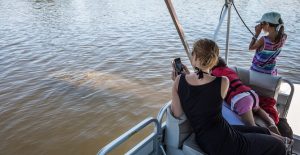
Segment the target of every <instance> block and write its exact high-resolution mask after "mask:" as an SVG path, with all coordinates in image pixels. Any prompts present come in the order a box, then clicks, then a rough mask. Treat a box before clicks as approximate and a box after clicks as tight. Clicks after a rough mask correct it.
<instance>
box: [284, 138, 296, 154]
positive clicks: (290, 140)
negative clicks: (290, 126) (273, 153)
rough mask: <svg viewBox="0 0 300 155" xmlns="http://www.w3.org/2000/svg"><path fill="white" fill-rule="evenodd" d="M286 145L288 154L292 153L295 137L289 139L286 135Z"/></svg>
mask: <svg viewBox="0 0 300 155" xmlns="http://www.w3.org/2000/svg"><path fill="white" fill-rule="evenodd" d="M284 141H285V142H284V145H285V149H286V152H287V154H289V153H291V152H292V151H291V150H292V146H293V144H294V140H293V139H289V138H288V137H284Z"/></svg>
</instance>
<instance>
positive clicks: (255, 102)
mask: <svg viewBox="0 0 300 155" xmlns="http://www.w3.org/2000/svg"><path fill="white" fill-rule="evenodd" d="M248 92H249V93H250V95H251V96H252V98H253V101H254V104H253V107H255V106H256V104H258V102H257V100H256V97H255V95H254V94H253V92H252V91H251V90H249V91H248Z"/></svg>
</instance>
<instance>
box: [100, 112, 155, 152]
mask: <svg viewBox="0 0 300 155" xmlns="http://www.w3.org/2000/svg"><path fill="white" fill-rule="evenodd" d="M150 123H154V124H155V127H156V130H155V131H156V133H155V134H156V135H159V134H160V133H161V127H160V125H159V123H158V120H157V119H155V118H153V117H148V118H146V119H145V120H143V121H142V122H140V123H139V124H137V125H135V126H134V127H133V128H131V129H130V130H129V131H127V132H125V133H124V134H122V135H121V136H120V137H118V138H117V139H115V140H113V141H112V142H110V143H109V144H107V145H106V146H105V147H103V148H102V149H101V150H100V151H99V152H98V153H97V155H106V154H107V153H109V152H110V151H111V150H112V149H114V148H115V147H117V146H119V145H120V144H122V143H123V142H125V141H126V140H128V139H129V138H130V137H131V136H133V135H134V134H136V133H137V132H138V131H140V130H141V129H143V128H145V127H146V126H148V125H149V124H150ZM155 147H157V148H156V150H158V147H159V146H155Z"/></svg>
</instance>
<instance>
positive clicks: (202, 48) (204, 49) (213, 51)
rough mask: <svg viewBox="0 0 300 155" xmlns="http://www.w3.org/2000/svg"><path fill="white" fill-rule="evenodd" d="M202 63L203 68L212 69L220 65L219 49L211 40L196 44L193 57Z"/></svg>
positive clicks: (200, 41) (203, 40)
mask: <svg viewBox="0 0 300 155" xmlns="http://www.w3.org/2000/svg"><path fill="white" fill-rule="evenodd" d="M194 55H195V56H196V57H195V60H197V59H198V60H199V61H200V64H198V65H200V66H201V67H202V68H205V69H211V68H212V67H213V66H215V65H216V64H217V63H218V57H219V47H218V45H217V44H216V43H215V42H214V41H212V40H210V39H200V40H198V41H196V42H195V43H194V46H193V51H192V56H194Z"/></svg>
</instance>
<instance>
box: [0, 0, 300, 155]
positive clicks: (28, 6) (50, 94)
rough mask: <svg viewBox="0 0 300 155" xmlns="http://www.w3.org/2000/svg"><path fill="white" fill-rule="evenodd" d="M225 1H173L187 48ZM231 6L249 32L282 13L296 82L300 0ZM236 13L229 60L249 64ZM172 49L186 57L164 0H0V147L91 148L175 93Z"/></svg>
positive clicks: (285, 56) (207, 31)
mask: <svg viewBox="0 0 300 155" xmlns="http://www.w3.org/2000/svg"><path fill="white" fill-rule="evenodd" d="M223 3H224V1H223V0H211V1H204V0H202V1H201V0H198V1H193V0H174V5H175V8H176V11H177V14H178V16H179V20H180V22H181V23H182V25H183V28H184V30H185V35H186V38H187V40H188V42H189V43H190V46H191V44H192V43H193V41H195V40H196V39H198V38H203V37H208V38H212V36H213V31H214V29H215V27H216V25H217V23H218V18H219V14H220V11H221V8H222V6H223ZM235 4H236V6H237V8H238V10H239V11H240V14H241V16H242V17H243V18H244V20H245V22H246V23H247V24H248V25H249V27H250V28H251V29H252V30H253V29H254V26H255V21H256V20H258V19H260V17H261V15H262V14H263V13H264V12H266V11H272V10H275V11H278V12H280V13H281V14H282V18H283V20H284V22H285V28H286V33H287V34H288V41H287V43H286V46H285V47H284V50H283V52H282V53H281V55H280V57H279V60H278V68H279V74H280V75H281V76H283V77H285V78H288V79H290V80H292V81H293V82H295V83H300V80H299V78H298V77H299V74H300V72H299V71H300V65H299V57H300V52H299V51H300V46H299V42H300V11H299V7H300V2H299V1H298V0H289V1H281V0H269V1H263V0H237V1H235ZM232 16H233V19H232V27H231V41H230V45H231V47H230V48H231V49H232V51H231V55H230V58H229V60H230V65H238V66H242V67H244V68H249V65H250V62H251V58H252V56H253V52H249V51H248V50H247V46H248V43H249V41H250V39H251V35H250V33H249V32H247V30H246V29H245V27H243V25H242V23H241V22H240V21H239V19H238V17H237V15H236V13H235V12H234V11H232ZM225 26H226V21H225V23H224V25H223V27H222V29H221V32H220V34H219V39H218V44H219V45H220V48H221V49H224V47H225V46H224V45H225V30H226V28H225ZM175 57H181V58H182V59H183V62H184V63H185V64H189V63H188V59H187V57H186V56H185V53H184V50H183V46H182V45H181V42H180V40H179V37H178V35H177V32H176V30H175V27H174V25H173V23H172V20H171V18H170V16H169V13H168V11H167V8H166V6H165V3H164V1H163V0H143V1H141V0H126V1H120V0H9V1H7V0H0V139H1V141H0V154H3V155H6V154H7V155H9V154H15V155H18V154H30V155H34V154H46V155H48V154H57V155H59V154H61V155H66V154H95V153H96V152H97V151H98V149H100V148H101V147H102V146H104V145H105V144H107V143H108V142H109V141H111V140H112V139H114V138H116V137H117V136H118V135H120V134H121V133H123V132H125V131H126V130H127V129H129V128H130V127H132V126H133V125H134V124H135V123H137V122H139V121H141V120H143V119H144V118H146V117H148V116H155V115H156V114H157V112H158V110H159V108H160V107H161V106H162V105H163V104H164V103H165V102H167V101H168V100H170V88H171V84H172V81H171V80H170V70H171V68H170V61H171V60H172V59H173V58H175ZM122 151H123V149H121V151H120V152H122ZM120 152H119V153H120Z"/></svg>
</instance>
